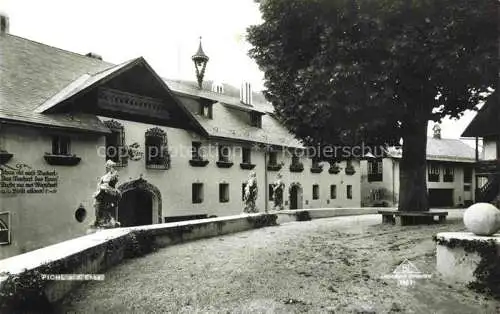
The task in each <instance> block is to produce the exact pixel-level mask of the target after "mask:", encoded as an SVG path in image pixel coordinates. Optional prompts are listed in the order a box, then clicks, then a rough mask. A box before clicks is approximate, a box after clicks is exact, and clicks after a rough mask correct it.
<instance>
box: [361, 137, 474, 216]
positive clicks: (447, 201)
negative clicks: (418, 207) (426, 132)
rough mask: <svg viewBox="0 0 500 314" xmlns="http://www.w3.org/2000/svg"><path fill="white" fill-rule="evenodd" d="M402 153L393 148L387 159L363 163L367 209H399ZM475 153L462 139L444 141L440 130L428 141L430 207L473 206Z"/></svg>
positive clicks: (363, 196)
mask: <svg viewBox="0 0 500 314" xmlns="http://www.w3.org/2000/svg"><path fill="white" fill-rule="evenodd" d="M401 157H402V152H401V150H398V149H395V148H391V149H389V150H388V151H387V153H386V154H385V157H383V158H370V159H367V160H363V161H361V202H362V205H363V206H388V207H397V206H398V205H397V204H398V199H399V197H398V193H399V166H400V160H401ZM474 161H475V159H474V149H473V148H472V147H469V146H468V145H467V144H465V143H464V142H462V141H461V140H458V139H442V138H441V136H440V130H439V129H435V134H434V137H431V138H428V139H427V189H428V193H429V206H430V207H434V208H443V207H464V206H468V205H470V204H472V203H473V201H474V193H473V191H474V189H475V182H474V180H473V173H474V166H473V165H474Z"/></svg>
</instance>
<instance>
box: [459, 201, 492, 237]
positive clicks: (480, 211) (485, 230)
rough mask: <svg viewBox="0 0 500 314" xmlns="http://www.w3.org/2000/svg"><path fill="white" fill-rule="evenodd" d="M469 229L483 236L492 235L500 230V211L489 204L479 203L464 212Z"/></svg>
mask: <svg viewBox="0 0 500 314" xmlns="http://www.w3.org/2000/svg"><path fill="white" fill-rule="evenodd" d="M463 219H464V224H465V227H467V229H468V230H469V231H470V232H472V233H474V234H476V235H481V236H488V235H492V234H494V233H495V232H497V231H498V230H500V210H499V209H498V208H496V207H495V206H493V205H491V204H489V203H477V204H474V205H472V206H470V207H469V208H467V209H466V210H465V212H464V218H463Z"/></svg>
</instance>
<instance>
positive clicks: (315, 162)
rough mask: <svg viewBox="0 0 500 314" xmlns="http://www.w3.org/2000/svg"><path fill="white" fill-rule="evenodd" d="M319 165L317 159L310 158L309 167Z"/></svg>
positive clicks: (317, 166)
mask: <svg viewBox="0 0 500 314" xmlns="http://www.w3.org/2000/svg"><path fill="white" fill-rule="evenodd" d="M319 167H320V165H319V160H318V159H316V158H312V159H311V168H319Z"/></svg>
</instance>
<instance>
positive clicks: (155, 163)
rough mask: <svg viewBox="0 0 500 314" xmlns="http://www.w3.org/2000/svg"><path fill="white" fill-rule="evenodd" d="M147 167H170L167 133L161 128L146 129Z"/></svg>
mask: <svg viewBox="0 0 500 314" xmlns="http://www.w3.org/2000/svg"><path fill="white" fill-rule="evenodd" d="M144 146H145V149H146V167H147V168H155V169H168V168H170V154H169V153H168V143H167V133H165V131H163V130H162V129H160V128H152V129H149V130H147V131H146V139H145V145H144Z"/></svg>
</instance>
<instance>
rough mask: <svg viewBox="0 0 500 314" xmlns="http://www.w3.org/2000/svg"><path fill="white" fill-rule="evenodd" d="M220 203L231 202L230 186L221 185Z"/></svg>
mask: <svg viewBox="0 0 500 314" xmlns="http://www.w3.org/2000/svg"><path fill="white" fill-rule="evenodd" d="M219 202H221V203H227V202H229V184H227V183H220V184H219Z"/></svg>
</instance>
